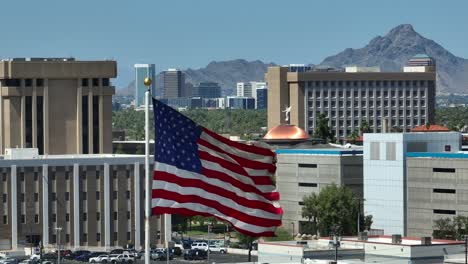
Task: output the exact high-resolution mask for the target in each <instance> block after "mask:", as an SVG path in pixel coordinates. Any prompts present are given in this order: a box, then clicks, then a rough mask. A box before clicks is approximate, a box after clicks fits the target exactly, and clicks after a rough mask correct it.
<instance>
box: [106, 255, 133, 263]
mask: <svg viewBox="0 0 468 264" xmlns="http://www.w3.org/2000/svg"><path fill="white" fill-rule="evenodd" d="M133 261H134V258H133V257H132V256H130V255H129V254H113V255H109V262H111V263H112V264H116V263H129V264H131V263H133Z"/></svg>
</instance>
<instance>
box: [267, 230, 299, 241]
mask: <svg viewBox="0 0 468 264" xmlns="http://www.w3.org/2000/svg"><path fill="white" fill-rule="evenodd" d="M292 238H293V237H292V235H291V233H290V232H289V231H288V230H286V229H284V228H278V229H276V232H275V236H274V237H266V238H265V240H266V241H288V240H291V239H292Z"/></svg>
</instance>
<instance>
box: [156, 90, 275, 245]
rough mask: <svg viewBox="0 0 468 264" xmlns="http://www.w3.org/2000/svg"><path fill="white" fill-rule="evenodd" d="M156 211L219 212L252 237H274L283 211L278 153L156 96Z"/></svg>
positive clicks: (207, 214) (191, 214)
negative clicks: (229, 135)
mask: <svg viewBox="0 0 468 264" xmlns="http://www.w3.org/2000/svg"><path fill="white" fill-rule="evenodd" d="M153 111H154V122H155V126H154V127H155V134H156V136H155V137H156V140H155V167H154V175H153V191H152V212H153V214H180V215H186V216H194V215H201V216H214V217H216V218H218V219H220V220H224V221H227V222H229V223H231V224H232V226H233V227H234V228H235V229H236V230H237V231H239V232H241V233H243V234H246V235H249V236H254V237H258V236H274V232H275V230H276V227H278V226H280V225H281V216H282V214H283V210H282V209H281V207H280V206H279V204H278V203H277V201H278V200H279V193H278V192H277V191H276V188H275V186H274V185H273V182H272V176H273V174H274V173H275V170H276V166H275V164H274V162H275V153H274V152H272V151H271V150H269V149H266V148H260V147H256V146H250V145H246V144H242V143H238V142H234V141H231V140H228V139H226V138H224V137H222V136H220V135H218V134H216V133H214V132H212V131H210V130H208V129H206V128H204V127H202V126H199V125H198V124H196V123H195V122H193V121H192V120H190V119H189V118H187V117H185V116H184V115H182V114H180V113H179V112H177V111H176V110H174V109H172V108H171V107H169V106H167V105H165V104H163V103H161V102H159V101H158V100H156V99H153Z"/></svg>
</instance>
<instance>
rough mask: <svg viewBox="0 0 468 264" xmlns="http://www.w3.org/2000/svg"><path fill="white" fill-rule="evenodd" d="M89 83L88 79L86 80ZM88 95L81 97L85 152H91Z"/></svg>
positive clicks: (82, 139) (83, 146) (82, 138)
mask: <svg viewBox="0 0 468 264" xmlns="http://www.w3.org/2000/svg"><path fill="white" fill-rule="evenodd" d="M86 83H87V81H86ZM88 110H89V109H88V96H87V95H85V96H83V98H82V99H81V127H82V128H83V129H82V137H81V141H82V148H83V154H89V119H88Z"/></svg>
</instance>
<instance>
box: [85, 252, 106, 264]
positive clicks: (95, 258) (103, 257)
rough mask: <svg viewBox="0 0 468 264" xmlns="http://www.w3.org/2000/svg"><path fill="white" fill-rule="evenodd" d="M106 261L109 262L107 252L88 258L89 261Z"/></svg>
mask: <svg viewBox="0 0 468 264" xmlns="http://www.w3.org/2000/svg"><path fill="white" fill-rule="evenodd" d="M107 262H109V255H107V254H105V255H99V256H97V257H91V258H89V263H107Z"/></svg>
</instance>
